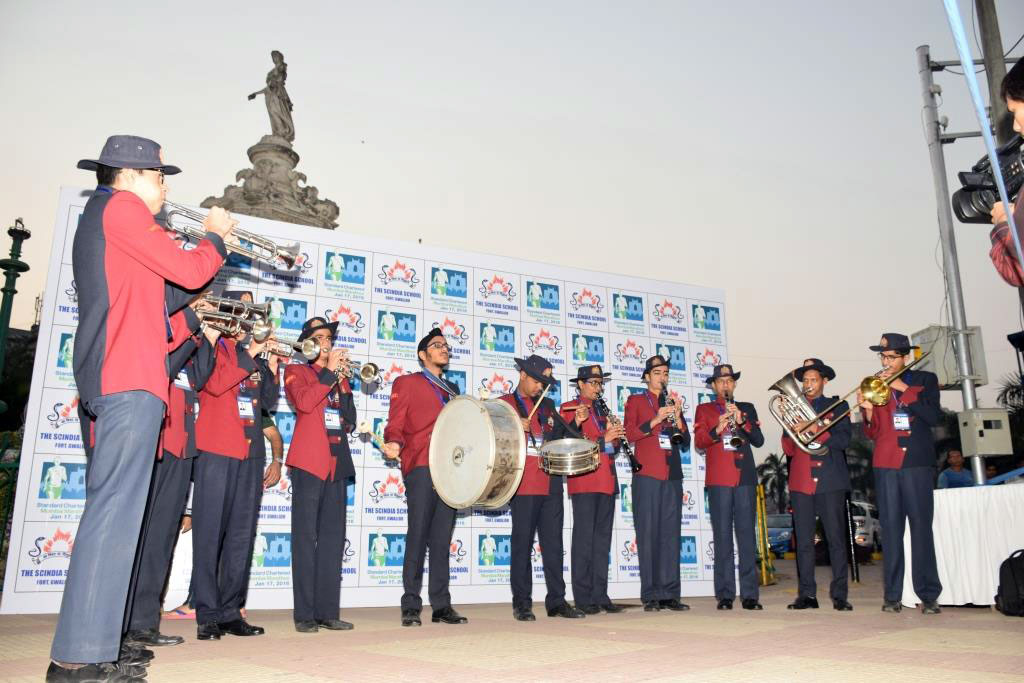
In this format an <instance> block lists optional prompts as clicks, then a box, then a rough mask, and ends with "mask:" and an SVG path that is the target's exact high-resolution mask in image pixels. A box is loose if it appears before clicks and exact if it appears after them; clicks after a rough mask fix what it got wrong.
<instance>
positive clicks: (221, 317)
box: [196, 310, 274, 343]
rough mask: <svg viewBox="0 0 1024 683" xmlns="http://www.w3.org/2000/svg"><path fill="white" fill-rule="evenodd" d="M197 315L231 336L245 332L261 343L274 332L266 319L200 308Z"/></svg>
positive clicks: (214, 327) (205, 322) (206, 322)
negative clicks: (253, 318)
mask: <svg viewBox="0 0 1024 683" xmlns="http://www.w3.org/2000/svg"><path fill="white" fill-rule="evenodd" d="M196 315H198V316H199V319H200V320H201V321H202V322H203V323H204V324H206V325H209V326H210V327H212V328H213V329H215V330H219V331H220V332H221V334H224V335H227V336H229V337H235V336H237V335H238V334H240V333H242V332H245V333H246V334H249V335H252V338H253V341H255V342H257V343H259V342H265V341H266V340H268V339H270V335H272V334H273V333H274V326H273V325H271V324H270V323H268V322H266V321H265V320H259V319H256V320H252V319H249V318H242V317H239V316H237V315H232V314H230V313H223V312H221V311H204V310H199V311H196Z"/></svg>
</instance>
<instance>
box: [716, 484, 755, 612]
mask: <svg viewBox="0 0 1024 683" xmlns="http://www.w3.org/2000/svg"><path fill="white" fill-rule="evenodd" d="M707 491H708V502H709V503H710V504H711V531H712V536H713V538H714V539H715V598H716V599H718V600H734V599H735V598H736V576H735V573H734V572H735V569H734V567H735V565H734V562H735V555H734V554H733V546H732V539H733V528H734V527H735V529H736V546H737V550H738V551H739V558H740V597H741V598H743V599H744V600H747V599H753V600H756V599H757V598H758V596H759V594H760V589H759V586H758V582H757V554H756V551H755V549H754V518H755V514H756V513H755V512H754V504H755V503H754V501H755V496H754V487H753V486H735V487H733V486H708V487H707Z"/></svg>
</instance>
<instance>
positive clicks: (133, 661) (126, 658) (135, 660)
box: [117, 652, 153, 668]
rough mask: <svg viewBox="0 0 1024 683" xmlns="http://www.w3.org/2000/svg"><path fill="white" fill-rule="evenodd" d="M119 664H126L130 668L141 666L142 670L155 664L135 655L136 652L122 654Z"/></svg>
mask: <svg viewBox="0 0 1024 683" xmlns="http://www.w3.org/2000/svg"><path fill="white" fill-rule="evenodd" d="M117 663H118V664H126V665H128V666H140V667H142V668H146V667H147V666H149V665H150V664H152V663H153V660H152V659H146V658H145V657H141V656H139V655H137V654H135V653H134V652H126V653H122V654H121V655H120V656H119V657H118V658H117Z"/></svg>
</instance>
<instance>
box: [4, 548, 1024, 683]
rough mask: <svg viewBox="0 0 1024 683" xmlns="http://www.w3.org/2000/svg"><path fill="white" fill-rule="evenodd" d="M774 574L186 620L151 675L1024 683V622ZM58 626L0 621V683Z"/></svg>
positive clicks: (27, 673)
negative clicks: (746, 598) (533, 609)
mask: <svg viewBox="0 0 1024 683" xmlns="http://www.w3.org/2000/svg"><path fill="white" fill-rule="evenodd" d="M778 566H779V575H780V582H779V584H777V585H775V586H770V587H768V588H764V589H762V602H763V603H764V605H765V610H764V611H763V612H758V613H753V612H746V611H743V610H739V609H737V610H734V611H732V612H724V613H723V612H718V611H716V610H715V606H714V601H713V600H712V599H711V598H695V599H690V600H689V601H688V602H689V603H690V604H691V605H692V607H693V609H692V610H691V611H689V612H686V613H681V614H678V613H670V612H657V613H653V614H648V613H644V612H643V611H641V610H640V609H638V608H635V609H631V610H629V611H628V612H626V613H623V614H619V615H605V614H602V615H598V616H593V617H587V618H586V619H581V620H578V621H568V620H565V619H549V618H548V617H547V616H543V615H539V616H538V621H537V622H535V623H532V624H521V623H518V622H515V621H513V620H512V614H511V607H510V606H509V605H465V606H463V605H457V607H458V609H459V611H461V612H462V613H463V614H465V615H466V616H468V617H469V620H470V623H469V624H468V625H466V626H445V625H434V624H430V623H429V619H427V623H425V624H424V626H423V627H422V628H419V629H403V628H401V627H400V626H399V623H398V617H399V612H398V609H397V608H388V609H352V610H345V612H344V613H343V615H342V616H343V617H344V618H346V619H348V620H349V621H352V622H354V623H355V624H356V629H355V630H354V631H350V632H346V633H331V632H320V633H317V634H299V633H296V632H295V630H294V629H293V628H292V622H291V613H290V612H287V611H280V610H278V611H257V612H253V613H252V614H251V615H250V617H251V621H252V622H253V623H255V624H260V625H262V626H265V627H266V629H267V635H265V636H261V637H256V638H232V637H230V636H225V639H224V640H222V641H220V642H203V643H200V642H198V641H196V640H195V626H194V622H182V621H170V622H164V630H165V631H166V632H168V633H176V634H180V635H183V636H186V637H187V638H188V640H187V641H186V643H185V644H184V645H180V646H177V647H172V648H166V649H164V650H160V651H159V652H158V655H157V659H156V660H155V662H154V663H153V666H152V667H150V669H149V671H150V673H149V680H150V681H154V682H160V681H189V682H193V681H223V682H228V681H246V682H248V683H257V682H260V681H268V682H271V681H272V682H273V683H292V682H299V681H340V680H344V681H460V680H461V681H488V682H492V681H565V680H572V681H586V680H601V681H693V682H698V681H751V682H752V683H753V682H755V681H756V682H757V683H762V682H766V681H786V682H787V683H791V682H798V683H802V682H804V681H807V682H810V681H826V680H827V681H858V682H859V683H864V682H866V681H878V682H882V681H890V680H894V681H895V680H898V681H901V683H902V682H911V681H928V682H929V683H934V682H935V681H940V680H941V681H947V680H955V681H958V682H960V683H971V682H974V681H986V682H989V681H991V682H995V683H999V682H1002V681H1024V619H1019V618H1018V619H1011V618H1008V617H1004V616H1002V615H1001V614H999V613H998V612H995V611H993V610H990V609H987V608H947V609H946V610H945V611H944V612H943V613H942V614H940V615H937V616H930V617H925V616H923V615H921V614H920V613H919V612H917V611H914V610H907V609H904V611H903V613H902V614H898V615H891V614H883V613H882V612H881V611H880V606H881V597H880V596H881V585H880V577H879V567H878V565H876V566H873V567H864V568H862V579H863V581H864V582H863V583H862V584H861V585H860V586H853V587H852V589H851V595H850V600H851V602H853V605H854V611H853V612H847V613H840V612H835V611H833V610H832V609H831V603H828V602H827V601H823V602H822V609H820V610H807V611H803V612H792V611H787V610H786V604H788V603H789V602H791V601H792V600H793V598H794V597H795V591H796V582H795V578H794V576H795V567H794V566H793V562H791V561H780V562H779V563H778ZM826 572H827V568H821V567H819V569H818V585H819V586H827V585H828V581H827V578H826ZM826 590H827V589H826ZM824 595H825V593H824V592H823V593H822V596H824ZM737 606H738V604H737ZM425 616H428V617H429V612H427V613H425ZM55 621H56V618H55V617H54V616H52V615H47V616H3V617H0V680H2V681H39V680H41V679H42V674H43V672H44V670H45V668H46V665H47V652H48V649H49V643H50V637H51V636H52V634H53V627H54V623H55Z"/></svg>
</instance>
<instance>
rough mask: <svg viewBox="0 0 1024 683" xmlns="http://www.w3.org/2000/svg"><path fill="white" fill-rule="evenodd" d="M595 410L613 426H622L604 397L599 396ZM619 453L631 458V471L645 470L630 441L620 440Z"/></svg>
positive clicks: (595, 400) (595, 402)
mask: <svg viewBox="0 0 1024 683" xmlns="http://www.w3.org/2000/svg"><path fill="white" fill-rule="evenodd" d="M594 409H595V410H596V411H597V414H598V415H600V416H601V417H603V418H605V419H606V420H608V422H609V423H611V424H613V425H617V424H620V421H619V417H618V415H616V414H615V413H613V412H612V411H611V410H610V409H609V408H608V404H607V403H605V401H604V396H598V397H597V398H595V399H594ZM619 451H621V452H622V453H625V454H626V457H627V458H629V469H631V470H633V471H634V472H639V471H640V470H642V469H643V468H644V466H643V465H641V464H640V461H639V460H637V459H636V456H635V455H634V454H633V448H632V447H631V446H630V445H629V441H627V440H626V438H625V437H623V438H621V439H619Z"/></svg>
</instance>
